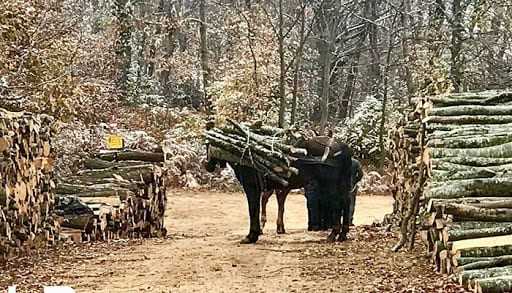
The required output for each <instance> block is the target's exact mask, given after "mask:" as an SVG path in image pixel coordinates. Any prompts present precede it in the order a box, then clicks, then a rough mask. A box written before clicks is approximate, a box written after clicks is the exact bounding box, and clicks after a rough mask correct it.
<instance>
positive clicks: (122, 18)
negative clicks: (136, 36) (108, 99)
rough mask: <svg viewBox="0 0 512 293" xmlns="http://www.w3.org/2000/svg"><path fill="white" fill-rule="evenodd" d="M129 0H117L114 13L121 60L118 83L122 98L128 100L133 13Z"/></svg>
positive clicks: (118, 52)
mask: <svg viewBox="0 0 512 293" xmlns="http://www.w3.org/2000/svg"><path fill="white" fill-rule="evenodd" d="M128 4H129V2H128V0H115V1H114V11H113V14H114V16H115V17H116V22H117V40H116V56H117V61H118V62H119V72H118V78H117V85H118V87H119V91H120V94H121V99H123V100H125V101H126V97H127V95H128V74H129V72H130V65H131V56H132V48H131V44H130V41H131V15H132V10H131V7H130V5H128Z"/></svg>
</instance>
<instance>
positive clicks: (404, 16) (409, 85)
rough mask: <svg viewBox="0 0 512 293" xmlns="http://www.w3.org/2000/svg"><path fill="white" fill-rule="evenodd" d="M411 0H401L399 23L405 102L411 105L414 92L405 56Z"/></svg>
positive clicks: (406, 53) (407, 46)
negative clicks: (405, 92) (405, 89)
mask: <svg viewBox="0 0 512 293" xmlns="http://www.w3.org/2000/svg"><path fill="white" fill-rule="evenodd" d="M410 1H411V0H403V9H404V11H403V12H402V13H401V19H400V20H401V23H402V27H403V28H404V30H403V33H402V44H401V45H402V58H403V60H404V62H405V64H404V77H403V78H404V79H405V83H406V86H407V103H408V104H409V105H412V97H413V95H414V92H415V90H416V89H415V86H414V81H413V78H412V73H411V70H410V68H409V62H408V60H407V57H409V44H408V28H409V25H410V18H411V17H410V16H409V14H410V11H411V3H410Z"/></svg>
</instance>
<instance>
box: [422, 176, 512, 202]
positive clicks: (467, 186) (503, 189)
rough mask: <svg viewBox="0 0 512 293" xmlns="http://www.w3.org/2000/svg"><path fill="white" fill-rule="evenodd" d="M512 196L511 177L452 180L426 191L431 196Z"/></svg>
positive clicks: (427, 196)
mask: <svg viewBox="0 0 512 293" xmlns="http://www.w3.org/2000/svg"><path fill="white" fill-rule="evenodd" d="M498 195H499V196H503V197H509V196H512V178H477V179H465V180H452V181H450V184H444V185H439V186H433V187H432V188H430V189H429V190H428V191H427V192H426V193H425V197H426V198H427V199H431V198H444V199H447V198H460V197H494V196H498Z"/></svg>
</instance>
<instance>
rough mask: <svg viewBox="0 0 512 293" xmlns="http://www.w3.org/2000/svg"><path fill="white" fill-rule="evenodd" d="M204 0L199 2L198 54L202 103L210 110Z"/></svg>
mask: <svg viewBox="0 0 512 293" xmlns="http://www.w3.org/2000/svg"><path fill="white" fill-rule="evenodd" d="M206 5H207V4H206V0H200V2H199V20H200V24H199V36H200V50H201V52H200V55H201V71H202V75H203V92H204V93H203V103H204V105H205V108H206V111H207V112H210V111H211V104H210V101H209V99H208V90H207V89H208V85H209V80H210V67H209V65H208V39H207V29H208V26H207V24H206V13H207V8H206Z"/></svg>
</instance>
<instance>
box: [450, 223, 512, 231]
mask: <svg viewBox="0 0 512 293" xmlns="http://www.w3.org/2000/svg"><path fill="white" fill-rule="evenodd" d="M446 226H447V227H449V228H450V229H453V230H475V229H477V230H478V229H489V228H507V227H512V222H483V221H460V222H450V223H447V224H446Z"/></svg>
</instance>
